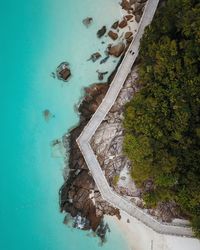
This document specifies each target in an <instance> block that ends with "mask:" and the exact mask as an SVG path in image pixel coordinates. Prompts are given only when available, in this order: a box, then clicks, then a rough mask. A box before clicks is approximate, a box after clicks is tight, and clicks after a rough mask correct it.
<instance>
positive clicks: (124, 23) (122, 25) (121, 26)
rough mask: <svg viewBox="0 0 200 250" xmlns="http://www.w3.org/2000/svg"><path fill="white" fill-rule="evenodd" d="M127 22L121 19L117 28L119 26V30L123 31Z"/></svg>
mask: <svg viewBox="0 0 200 250" xmlns="http://www.w3.org/2000/svg"><path fill="white" fill-rule="evenodd" d="M127 24H128V23H127V20H126V19H123V20H122V21H121V22H120V23H119V24H118V26H119V28H121V29H123V28H124V27H126V26H127Z"/></svg>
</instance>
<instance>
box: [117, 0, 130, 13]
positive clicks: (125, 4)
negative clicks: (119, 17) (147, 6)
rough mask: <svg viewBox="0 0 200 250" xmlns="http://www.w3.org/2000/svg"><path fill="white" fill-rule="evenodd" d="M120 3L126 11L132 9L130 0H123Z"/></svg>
mask: <svg viewBox="0 0 200 250" xmlns="http://www.w3.org/2000/svg"><path fill="white" fill-rule="evenodd" d="M120 5H121V7H122V9H124V10H126V11H129V10H131V9H132V7H131V4H130V2H129V1H127V0H122V2H121V3H120Z"/></svg>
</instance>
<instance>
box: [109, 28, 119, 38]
mask: <svg viewBox="0 0 200 250" xmlns="http://www.w3.org/2000/svg"><path fill="white" fill-rule="evenodd" d="M108 36H109V37H110V38H111V39H112V40H116V39H117V38H118V34H117V33H115V32H113V31H112V30H110V31H109V32H108Z"/></svg>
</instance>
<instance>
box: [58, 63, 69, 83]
mask: <svg viewBox="0 0 200 250" xmlns="http://www.w3.org/2000/svg"><path fill="white" fill-rule="evenodd" d="M56 74H57V78H58V79H60V80H63V81H67V80H68V79H69V77H70V76H71V71H70V69H69V64H68V63H67V62H62V63H61V64H60V65H59V66H58V67H57V69H56Z"/></svg>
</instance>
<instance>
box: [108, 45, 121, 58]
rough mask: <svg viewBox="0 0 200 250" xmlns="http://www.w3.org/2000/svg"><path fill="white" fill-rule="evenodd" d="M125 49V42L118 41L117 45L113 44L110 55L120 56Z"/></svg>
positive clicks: (109, 51)
mask: <svg viewBox="0 0 200 250" xmlns="http://www.w3.org/2000/svg"><path fill="white" fill-rule="evenodd" d="M124 51H125V44H124V43H123V42H120V43H118V44H117V45H113V46H111V47H110V48H109V50H108V53H109V55H112V56H115V57H120V56H121V55H122V53H123V52H124Z"/></svg>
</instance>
